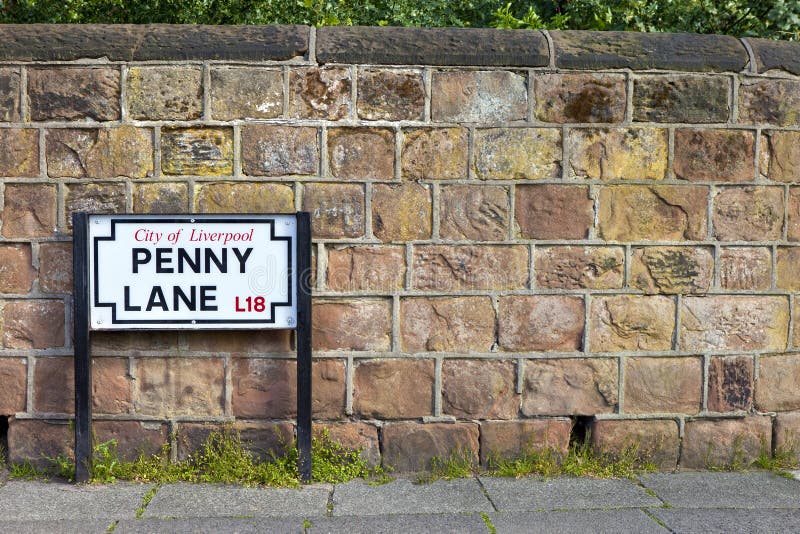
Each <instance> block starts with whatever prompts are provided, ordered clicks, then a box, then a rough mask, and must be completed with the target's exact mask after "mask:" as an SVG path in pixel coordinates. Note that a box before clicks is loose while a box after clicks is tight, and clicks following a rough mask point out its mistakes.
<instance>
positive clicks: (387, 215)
mask: <svg viewBox="0 0 800 534" xmlns="http://www.w3.org/2000/svg"><path fill="white" fill-rule="evenodd" d="M432 213H433V209H432V205H431V190H430V186H429V185H423V184H417V183H403V184H375V187H374V188H373V190H372V231H373V233H374V234H375V237H377V238H378V239H380V240H381V241H413V240H415V239H428V238H430V237H431V231H432V230H431V228H432V224H433V223H432V219H433V215H432Z"/></svg>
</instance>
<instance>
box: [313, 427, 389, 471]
mask: <svg viewBox="0 0 800 534" xmlns="http://www.w3.org/2000/svg"><path fill="white" fill-rule="evenodd" d="M313 433H314V436H317V437H321V436H322V435H323V433H327V434H328V437H329V438H330V440H331V441H333V442H334V443H338V444H339V445H341V446H342V447H344V448H346V449H349V450H352V451H355V450H360V451H361V459H362V460H365V461H366V462H367V464H368V465H370V466H375V465H379V464H380V463H381V447H380V440H379V439H378V428H377V427H376V426H374V425H370V424H367V423H349V422H348V423H316V422H315V423H314V428H313Z"/></svg>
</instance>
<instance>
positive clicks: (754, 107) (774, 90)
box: [739, 78, 800, 126]
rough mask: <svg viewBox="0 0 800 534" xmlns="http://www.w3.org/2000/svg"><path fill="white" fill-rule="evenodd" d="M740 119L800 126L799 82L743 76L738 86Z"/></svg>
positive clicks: (758, 122)
mask: <svg viewBox="0 0 800 534" xmlns="http://www.w3.org/2000/svg"><path fill="white" fill-rule="evenodd" d="M739 122H742V123H751V124H774V125H776V126H798V125H800V81H796V80H777V79H768V80H759V79H758V78H751V79H744V80H743V81H742V85H740V86H739Z"/></svg>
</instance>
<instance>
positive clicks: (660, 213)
mask: <svg viewBox="0 0 800 534" xmlns="http://www.w3.org/2000/svg"><path fill="white" fill-rule="evenodd" d="M707 202H708V188H706V187H701V186H666V185H665V186H652V187H651V186H640V185H615V186H608V187H603V188H602V189H600V201H599V209H598V219H599V230H600V235H601V236H602V238H603V239H606V240H609V241H661V240H664V241H682V240H701V239H705V238H706V232H707V230H706V227H707V224H708V217H707V214H706V204H707Z"/></svg>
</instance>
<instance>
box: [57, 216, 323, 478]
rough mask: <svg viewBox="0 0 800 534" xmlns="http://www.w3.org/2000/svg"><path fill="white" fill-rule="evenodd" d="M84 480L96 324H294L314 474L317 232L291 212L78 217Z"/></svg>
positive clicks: (79, 419)
mask: <svg viewBox="0 0 800 534" xmlns="http://www.w3.org/2000/svg"><path fill="white" fill-rule="evenodd" d="M72 221H73V254H74V256H73V257H74V264H73V268H74V275H75V286H74V315H73V325H74V340H75V462H76V472H75V478H76V481H78V482H84V481H87V480H88V479H89V477H90V473H91V459H92V458H91V451H92V447H91V433H92V432H91V419H92V413H91V390H92V388H91V355H90V342H89V341H90V333H91V331H93V330H156V329H157V330H177V329H181V330H212V329H213V330H219V329H293V330H295V331H296V336H297V442H298V443H297V444H298V449H299V452H300V454H299V459H298V469H299V472H300V477H301V479H302V480H303V481H304V482H307V481H310V479H311V286H310V280H311V229H310V217H309V214H308V213H306V212H299V213H296V214H292V215H203V214H189V215H89V214H86V213H74V214H73V218H72Z"/></svg>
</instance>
